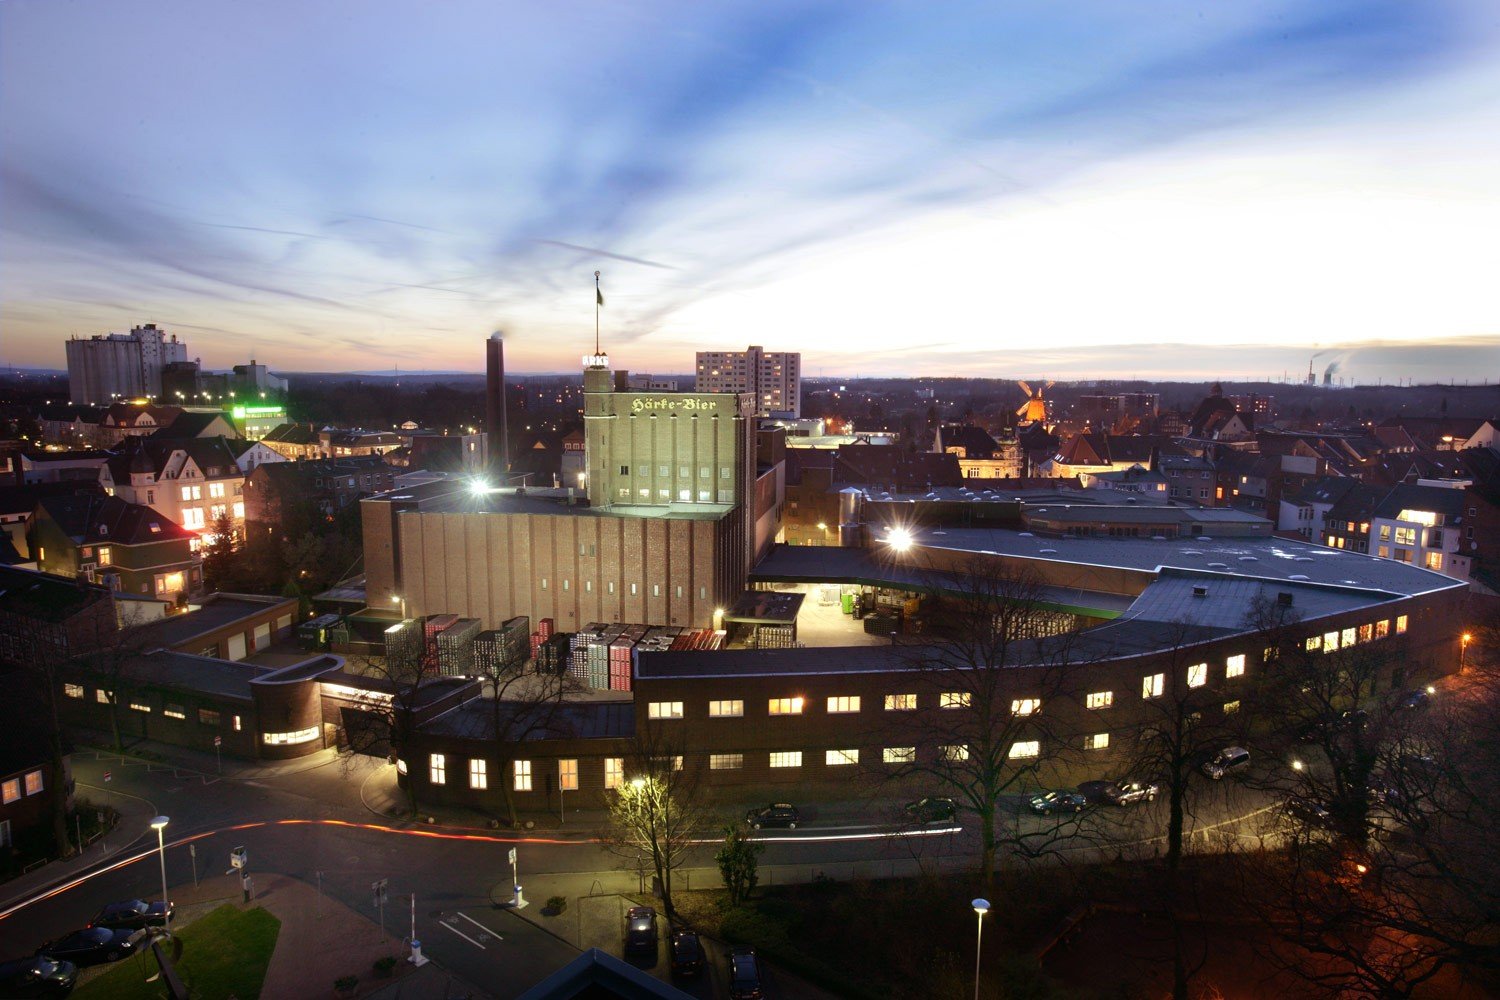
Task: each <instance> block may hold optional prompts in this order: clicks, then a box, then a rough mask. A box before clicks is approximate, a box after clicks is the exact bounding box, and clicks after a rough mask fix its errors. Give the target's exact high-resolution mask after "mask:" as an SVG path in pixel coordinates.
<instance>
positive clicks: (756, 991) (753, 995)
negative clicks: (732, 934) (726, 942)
mask: <svg viewBox="0 0 1500 1000" xmlns="http://www.w3.org/2000/svg"><path fill="white" fill-rule="evenodd" d="M764 995H765V994H764V993H762V992H761V987H760V961H759V960H758V959H757V958H756V957H755V949H754V948H736V949H734V951H731V952H730V953H729V998H730V1000H761V997H763V996H764Z"/></svg>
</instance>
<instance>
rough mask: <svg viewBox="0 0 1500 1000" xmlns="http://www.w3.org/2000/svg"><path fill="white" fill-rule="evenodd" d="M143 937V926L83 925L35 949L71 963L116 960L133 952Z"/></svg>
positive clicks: (56, 959)
mask: <svg viewBox="0 0 1500 1000" xmlns="http://www.w3.org/2000/svg"><path fill="white" fill-rule="evenodd" d="M145 940H146V932H145V931H143V930H133V931H127V930H117V929H115V928H112V927H85V928H84V929H83V930H81V931H74V932H73V933H72V934H66V935H64V936H63V937H60V938H58V939H57V940H56V941H53V942H52V943H51V944H45V945H42V947H40V948H38V949H37V950H36V953H37V954H38V955H42V956H44V957H46V958H50V959H52V960H53V961H54V962H55V961H60V960H66V961H69V962H72V963H73V964H74V965H98V964H99V963H101V962H117V961H119V960H120V959H122V958H124V957H125V956H126V955H133V954H135V951H136V949H137V948H138V947H140V946H141V945H142V944H143V943H144V942H145Z"/></svg>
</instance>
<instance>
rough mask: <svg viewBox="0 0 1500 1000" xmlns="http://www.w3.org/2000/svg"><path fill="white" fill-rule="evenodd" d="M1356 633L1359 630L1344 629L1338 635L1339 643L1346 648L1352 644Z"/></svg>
mask: <svg viewBox="0 0 1500 1000" xmlns="http://www.w3.org/2000/svg"><path fill="white" fill-rule="evenodd" d="M1358 633H1359V630H1358V629H1356V628H1346V629H1344V631H1343V632H1342V633H1341V634H1340V635H1339V644H1340V645H1342V646H1343V647H1344V648H1345V649H1348V648H1349V647H1350V646H1352V645H1354V643H1355V636H1356V635H1357V634H1358Z"/></svg>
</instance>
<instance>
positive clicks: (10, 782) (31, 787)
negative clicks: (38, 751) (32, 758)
mask: <svg viewBox="0 0 1500 1000" xmlns="http://www.w3.org/2000/svg"><path fill="white" fill-rule="evenodd" d="M45 787H46V786H45V784H44V783H43V781H42V772H41V770H40V769H37V770H35V771H27V772H26V773H25V774H24V775H22V776H20V777H16V778H6V779H5V780H4V781H0V804H4V805H9V804H10V803H12V802H15V801H17V800H18V799H20V798H21V795H22V793H23V791H24V794H26V795H39V794H41V791H42V789H43V788H45Z"/></svg>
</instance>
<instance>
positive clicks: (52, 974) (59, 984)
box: [0, 955, 78, 998]
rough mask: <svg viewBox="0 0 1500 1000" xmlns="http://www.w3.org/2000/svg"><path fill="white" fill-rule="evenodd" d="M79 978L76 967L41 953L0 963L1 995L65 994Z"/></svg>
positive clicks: (37, 995) (18, 996) (36, 995)
mask: <svg viewBox="0 0 1500 1000" xmlns="http://www.w3.org/2000/svg"><path fill="white" fill-rule="evenodd" d="M77 981H78V966H76V965H74V964H73V963H72V962H55V961H53V960H52V959H50V958H44V957H43V956H41V955H33V956H32V957H31V958H18V959H16V960H15V961H13V962H0V996H3V997H17V998H20V997H65V996H67V995H68V994H69V993H72V992H73V984H74V983H75V982H77Z"/></svg>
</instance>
